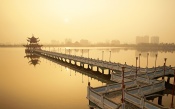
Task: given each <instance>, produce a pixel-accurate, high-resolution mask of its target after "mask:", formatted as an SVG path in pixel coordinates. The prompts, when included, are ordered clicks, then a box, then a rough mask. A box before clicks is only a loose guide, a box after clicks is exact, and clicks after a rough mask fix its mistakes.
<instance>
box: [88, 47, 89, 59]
mask: <svg viewBox="0 0 175 109" xmlns="http://www.w3.org/2000/svg"><path fill="white" fill-rule="evenodd" d="M88 58H89V49H88Z"/></svg>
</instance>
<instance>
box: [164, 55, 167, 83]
mask: <svg viewBox="0 0 175 109" xmlns="http://www.w3.org/2000/svg"><path fill="white" fill-rule="evenodd" d="M166 60H167V58H164V61H165V63H164V72H163V73H164V74H163V80H164V78H165V70H166V68H165V67H166Z"/></svg>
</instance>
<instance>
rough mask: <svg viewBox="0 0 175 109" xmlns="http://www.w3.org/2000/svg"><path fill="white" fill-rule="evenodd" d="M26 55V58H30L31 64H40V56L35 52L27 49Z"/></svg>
mask: <svg viewBox="0 0 175 109" xmlns="http://www.w3.org/2000/svg"><path fill="white" fill-rule="evenodd" d="M25 53H26V56H24V58H27V59H29V62H28V63H29V64H30V65H33V66H36V65H37V64H40V62H41V61H40V60H39V59H40V56H38V55H36V54H35V53H33V52H31V51H30V50H29V49H25Z"/></svg>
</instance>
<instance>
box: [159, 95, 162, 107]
mask: <svg viewBox="0 0 175 109" xmlns="http://www.w3.org/2000/svg"><path fill="white" fill-rule="evenodd" d="M158 104H159V105H162V96H159V97H158Z"/></svg>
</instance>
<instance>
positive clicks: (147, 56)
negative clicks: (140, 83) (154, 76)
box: [146, 53, 149, 68]
mask: <svg viewBox="0 0 175 109" xmlns="http://www.w3.org/2000/svg"><path fill="white" fill-rule="evenodd" d="M148 56H149V53H147V65H146V66H147V68H148Z"/></svg>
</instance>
